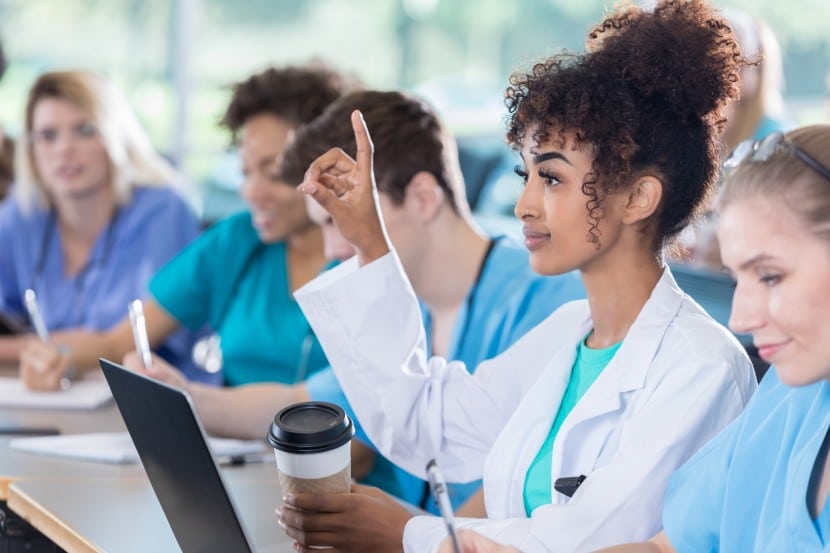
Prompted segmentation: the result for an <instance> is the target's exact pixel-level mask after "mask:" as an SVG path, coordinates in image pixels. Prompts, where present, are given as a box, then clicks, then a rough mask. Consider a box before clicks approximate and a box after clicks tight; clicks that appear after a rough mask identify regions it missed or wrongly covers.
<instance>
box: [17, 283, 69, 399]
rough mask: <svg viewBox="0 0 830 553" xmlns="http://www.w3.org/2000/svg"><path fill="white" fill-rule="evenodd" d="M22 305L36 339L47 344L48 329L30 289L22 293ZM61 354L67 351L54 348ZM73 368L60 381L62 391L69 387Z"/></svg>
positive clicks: (35, 296)
mask: <svg viewBox="0 0 830 553" xmlns="http://www.w3.org/2000/svg"><path fill="white" fill-rule="evenodd" d="M23 305H24V307H26V312H27V313H29V319H30V320H31V321H32V326H34V327H35V332H36V333H37V337H38V338H40V340H41V341H42V342H44V343H48V342H49V329H47V328H46V323H45V322H44V321H43V315H42V314H41V312H40V308H39V307H38V306H37V294H35V291H34V290H32V289H31V288H27V289H26V291H25V292H24V293H23ZM56 347H57V349H58V350H60V351H61V352H62V353H66V352H67V349H66V348H65V347H62V346H56ZM74 373H75V370H74V367H71V366H70V367H69V370H68V371H67V372H66V374H65V375H64V376H62V377H61V379H60V387H61V389H62V390H68V389H69V385H70V383H71V381H72V377H73V376H74Z"/></svg>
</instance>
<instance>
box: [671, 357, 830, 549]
mask: <svg viewBox="0 0 830 553" xmlns="http://www.w3.org/2000/svg"><path fill="white" fill-rule="evenodd" d="M828 428H830V382H827V381H822V382H819V383H816V384H811V385H809V386H803V387H799V388H792V387H789V386H786V385H784V384H782V383H781V381H780V380H779V378H778V374H777V373H776V371H775V370H771V371H768V372H767V374H766V375H765V377H764V379H763V380H762V381H761V385H760V386H759V387H758V391H757V392H755V395H754V396H753V397H752V399H751V400H750V402H749V403H748V404H747V407H746V410H745V411H744V413H743V414H742V415H741V416H740V417H739V418H738V419H736V420H735V421H734V422H733V423H732V424H731V425H730V426H729V427H727V428H726V430H724V431H723V432H722V433H721V434H719V435H718V436H717V437H715V438H714V439H713V440H712V441H711V442H710V443H709V444H707V445H706V446H705V447H704V448H703V449H701V450H700V451H699V452H698V453H697V454H696V455H695V456H694V457H692V458H691V459H690V460H689V461H688V462H687V463H686V464H685V465H683V466H682V467H681V468H680V469H679V470H678V471H677V472H676V473H675V474H674V475H673V476H672V478H671V480H670V481H669V488H668V492H667V495H666V503H665V505H664V509H663V526H664V528H665V531H666V534H667V535H668V537H669V540H670V541H671V543H672V545H673V546H674V548H675V549H676V550H677V551H678V553H687V552H688V553H691V552H695V553H698V552H703V551H717V552H721V553H762V552H763V553H779V552H781V551H798V552H799V553H810V552H819V551H830V546H828V545H827V544H826V543H825V542H824V541H823V539H822V536H821V534H820V533H819V531H818V530H817V528H816V526H820V527H822V528H823V529H825V532H826V529H827V528H828V526H830V524H828V517H830V512H828V509H827V505H825V506H824V509H823V510H822V511H821V512H820V513H819V516H818V521H816V522H814V521H813V520H812V518H811V516H810V512H809V510H808V507H807V495H808V494H807V489H808V486H809V484H810V477H811V474H812V470H813V466H814V464H815V461H816V456H817V455H818V452H819V449H820V448H821V445H822V443H823V442H824V439H825V436H826V435H827V431H828ZM824 537H825V538H826V537H827V534H825V535H824Z"/></svg>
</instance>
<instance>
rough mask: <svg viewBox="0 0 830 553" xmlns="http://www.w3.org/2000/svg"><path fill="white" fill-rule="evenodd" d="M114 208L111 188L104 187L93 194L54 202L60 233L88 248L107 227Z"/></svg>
mask: <svg viewBox="0 0 830 553" xmlns="http://www.w3.org/2000/svg"><path fill="white" fill-rule="evenodd" d="M115 207H116V205H115V194H114V192H113V190H112V187H104V188H102V189H101V190H99V191H98V192H96V193H95V194H90V195H85V196H82V197H78V198H66V199H62V200H58V201H55V211H56V213H57V217H58V225H59V226H60V229H61V233H62V234H63V235H64V236H65V237H67V238H70V239H73V240H76V241H82V242H86V243H88V244H89V245H90V246H91V245H92V244H94V243H95V240H97V238H98V236H99V235H100V234H101V231H103V230H104V229H105V228H106V227H107V225H109V222H110V220H111V219H112V216H113V214H114V213H115Z"/></svg>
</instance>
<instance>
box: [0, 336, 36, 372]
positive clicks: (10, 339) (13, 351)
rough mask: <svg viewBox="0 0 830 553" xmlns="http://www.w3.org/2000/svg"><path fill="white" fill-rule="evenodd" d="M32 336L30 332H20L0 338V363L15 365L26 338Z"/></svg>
mask: <svg viewBox="0 0 830 553" xmlns="http://www.w3.org/2000/svg"><path fill="white" fill-rule="evenodd" d="M32 336H33V335H31V334H20V335H16V336H3V337H2V338H0V363H1V364H4V365H9V366H15V367H16V366H17V363H18V361H19V360H20V352H21V351H23V346H24V344H25V343H26V340H28V339H29V338H31V337H32Z"/></svg>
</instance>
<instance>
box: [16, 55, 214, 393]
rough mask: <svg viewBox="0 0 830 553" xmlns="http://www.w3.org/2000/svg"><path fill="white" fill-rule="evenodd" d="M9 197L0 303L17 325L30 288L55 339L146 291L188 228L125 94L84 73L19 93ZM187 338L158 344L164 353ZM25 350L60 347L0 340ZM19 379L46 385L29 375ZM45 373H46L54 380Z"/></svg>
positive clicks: (170, 176)
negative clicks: (19, 122) (21, 102)
mask: <svg viewBox="0 0 830 553" xmlns="http://www.w3.org/2000/svg"><path fill="white" fill-rule="evenodd" d="M15 166H16V169H17V174H16V177H17V178H16V183H15V185H14V190H13V195H12V196H11V197H10V198H9V200H8V201H6V202H5V203H4V204H3V205H2V207H0V244H2V247H0V311H2V312H3V313H4V314H6V315H8V316H10V317H11V318H16V319H19V320H20V321H21V322H25V319H26V316H25V313H26V311H25V308H24V305H23V303H24V302H23V297H24V293H25V291H26V290H27V289H29V288H31V289H33V290H34V291H35V292H36V294H37V301H38V304H39V307H40V310H41V311H42V314H43V318H44V321H45V324H46V326H47V328H48V329H49V330H50V331H58V332H54V334H53V340H54V343H55V344H61V342H62V340H63V338H65V337H66V336H67V335H68V334H71V332H59V331H64V330H68V329H78V330H81V329H83V330H104V329H108V328H109V327H110V326H112V325H114V324H115V323H117V322H118V321H120V320H121V319H122V318H123V317H124V315H125V313H126V312H127V304H128V303H129V301H131V300H133V299H135V298H142V297H144V296H145V295H146V294H147V281H148V280H149V279H150V277H151V276H152V275H153V274H154V273H155V272H156V271H157V270H158V269H159V268H160V267H161V266H162V265H163V264H164V263H166V262H167V261H168V260H169V259H170V258H172V257H173V256H174V255H175V254H176V253H177V252H178V251H179V250H180V249H181V248H182V247H184V246H185V245H186V244H187V243H188V242H190V241H191V240H192V239H193V238H194V237H195V236H196V235H197V233H198V221H197V220H196V218H195V216H194V215H193V213H192V212H191V210H190V209H189V207H188V205H187V204H186V203H185V201H184V200H183V199H182V197H181V196H180V195H179V194H178V193H177V192H176V191H175V190H174V188H173V187H171V185H173V184H177V183H179V181H180V178H179V176H178V174H177V173H176V171H175V170H174V169H173V168H172V166H171V165H170V164H169V163H168V162H167V161H165V160H164V159H163V158H162V157H161V156H160V155H159V154H157V153H156V152H155V151H154V150H153V148H152V146H151V144H150V141H149V139H148V138H147V136H146V134H145V133H144V131H143V129H142V128H141V126H140V124H139V122H138V120H137V118H136V117H135V115H134V114H133V111H132V110H131V109H130V107H129V105H128V103H127V101H126V98H125V97H124V96H123V94H122V93H121V92H120V91H119V90H117V89H116V88H115V86H114V85H113V84H112V83H110V82H109V81H107V80H106V79H104V78H103V77H101V76H99V75H96V74H94V73H91V72H88V71H54V72H49V73H45V74H43V75H41V76H40V77H39V78H38V79H37V80H36V81H35V83H34V85H33V86H32V88H31V90H30V92H29V96H28V100H27V102H26V111H25V122H24V129H23V131H22V134H21V136H20V138H19V140H18V146H17V151H16V159H15ZM189 341H190V340H189V336H188V335H186V334H181V335H178V336H176V337H174V338H173V339H171V340H168V342H166V343H165V346H164V347H163V348H162V352H164V351H165V350H166V352H167V353H168V354H169V355H166V356H167V357H168V358H170V359H171V361H174V362H177V361H179V357H182V356H184V355H186V354H187V355H189V351H190V347H191V344H190V343H189ZM24 348H28V349H31V350H33V351H35V352H37V354H38V355H40V356H42V357H43V358H44V359H46V358H50V357H54V356H58V355H64V356H66V355H68V353H66V352H65V351H64V350H59V349H58V348H54V347H47V346H46V345H45V344H42V343H40V342H39V341H38V340H34V339H31V338H30V337H29V336H27V335H22V336H20V335H19V336H4V337H0V362H16V361H18V359H19V357H20V355H21V352H22V351H23V350H24ZM24 378H25V379H26V380H27V384H29V385H31V386H33V387H37V388H54V387H56V386H57V383H58V380H55V381H54V382H52V381H51V380H50V381H46V380H49V378H47V377H44V378H45V379H46V380H43V381H40V380H39V378H38V375H37V374H35V373H33V374H30V375H24ZM52 380H54V379H52Z"/></svg>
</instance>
